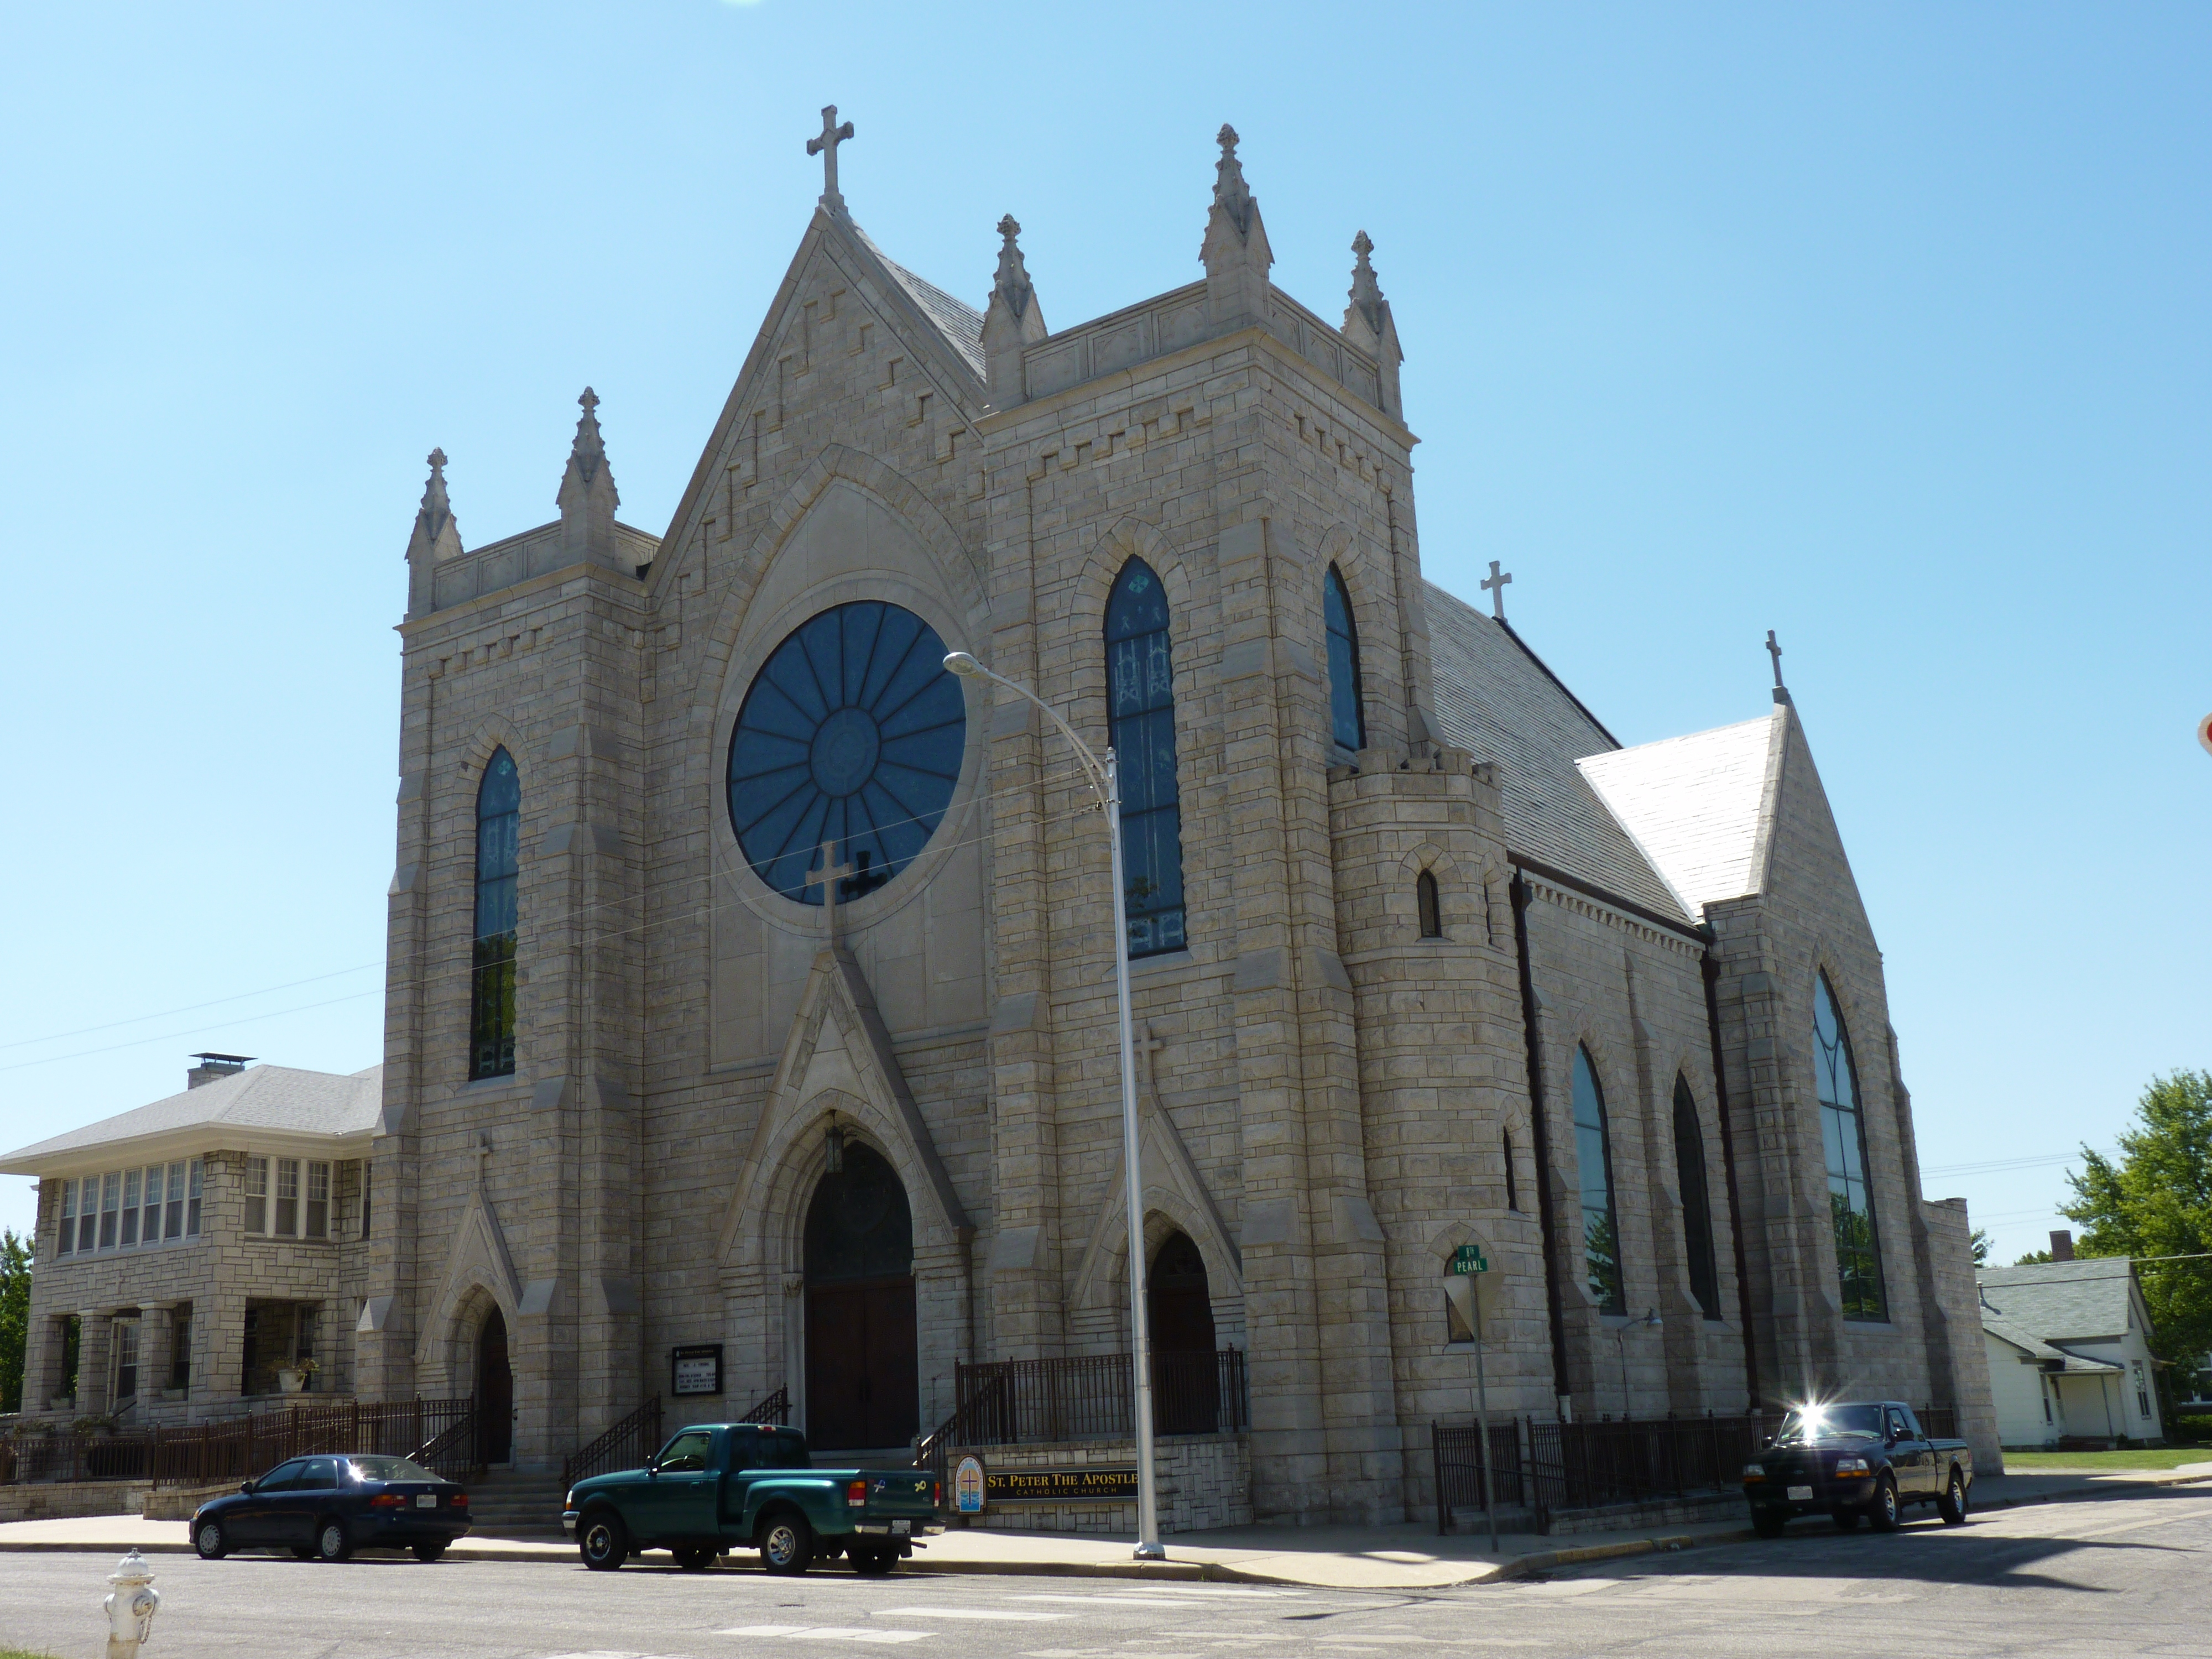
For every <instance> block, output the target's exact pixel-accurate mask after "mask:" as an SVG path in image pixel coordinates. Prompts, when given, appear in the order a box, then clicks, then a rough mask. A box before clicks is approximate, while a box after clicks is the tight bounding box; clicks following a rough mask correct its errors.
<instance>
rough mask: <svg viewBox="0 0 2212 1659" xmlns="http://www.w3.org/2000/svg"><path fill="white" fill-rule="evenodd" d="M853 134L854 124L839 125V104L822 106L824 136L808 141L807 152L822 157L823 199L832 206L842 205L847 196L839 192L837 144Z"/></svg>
mask: <svg viewBox="0 0 2212 1659" xmlns="http://www.w3.org/2000/svg"><path fill="white" fill-rule="evenodd" d="M852 136H853V124H852V123H851V122H850V121H848V122H846V123H845V125H842V126H839V125H837V106H836V105H835V104H825V105H823V106H822V136H821V137H819V138H809V139H808V140H807V141H806V153H807V154H808V155H818V156H820V157H821V158H822V199H823V201H825V202H827V203H828V204H829V205H830V206H832V207H840V206H842V205H843V204H844V200H845V198H844V197H842V196H840V195H839V194H838V193H837V146H838V145H839V144H841V143H844V141H845V140H846V139H848V138H850V137H852Z"/></svg>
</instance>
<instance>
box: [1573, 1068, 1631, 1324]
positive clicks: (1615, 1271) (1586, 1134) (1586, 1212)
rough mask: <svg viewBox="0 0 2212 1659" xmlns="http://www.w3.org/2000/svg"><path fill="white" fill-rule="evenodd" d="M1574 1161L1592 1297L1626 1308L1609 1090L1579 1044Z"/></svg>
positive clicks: (1605, 1308)
mask: <svg viewBox="0 0 2212 1659" xmlns="http://www.w3.org/2000/svg"><path fill="white" fill-rule="evenodd" d="M1574 1083H1575V1088H1574V1096H1575V1163H1576V1165H1577V1170H1579V1172H1580V1175H1581V1177H1582V1198H1583V1268H1584V1271H1585V1273H1586V1276H1587V1279H1586V1282H1587V1283H1588V1284H1589V1293H1590V1299H1591V1300H1592V1301H1594V1302H1595V1303H1596V1304H1597V1305H1598V1310H1599V1311H1600V1312H1601V1313H1609V1314H1617V1313H1620V1312H1623V1311H1625V1310H1626V1307H1627V1300H1626V1296H1625V1294H1624V1293H1623V1291H1622V1289H1621V1282H1620V1280H1621V1274H1620V1220H1619V1218H1618V1217H1617V1215H1616V1214H1615V1212H1614V1209H1613V1136H1612V1133H1611V1132H1610V1131H1609V1130H1608V1128H1607V1124H1606V1115H1605V1095H1604V1093H1603V1091H1601V1090H1600V1089H1599V1088H1598V1086H1597V1069H1596V1068H1595V1066H1592V1065H1591V1064H1590V1057H1589V1049H1587V1048H1581V1047H1577V1048H1576V1049H1575V1079H1574Z"/></svg>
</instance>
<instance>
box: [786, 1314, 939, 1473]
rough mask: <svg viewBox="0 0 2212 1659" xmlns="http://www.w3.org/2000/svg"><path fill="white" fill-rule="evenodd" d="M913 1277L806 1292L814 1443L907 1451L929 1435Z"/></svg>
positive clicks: (810, 1437)
mask: <svg viewBox="0 0 2212 1659" xmlns="http://www.w3.org/2000/svg"><path fill="white" fill-rule="evenodd" d="M920 1429H921V1383H920V1377H919V1375H918V1368H917V1366H916V1364H915V1319H914V1279H913V1277H912V1276H911V1275H908V1274H901V1275H899V1276H896V1277H884V1278H878V1279H852V1280H847V1281H845V1282H842V1283H835V1284H827V1285H808V1286H807V1287H806V1438H807V1442H808V1443H809V1444H810V1445H811V1446H812V1447H813V1448H814V1449H817V1450H818V1451H836V1450H840V1449H859V1448H862V1447H887V1446H903V1445H905V1444H906V1443H908V1442H909V1441H910V1440H912V1439H913V1438H914V1437H915V1434H916V1433H917V1432H919V1431H920Z"/></svg>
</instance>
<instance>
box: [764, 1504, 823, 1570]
mask: <svg viewBox="0 0 2212 1659" xmlns="http://www.w3.org/2000/svg"><path fill="white" fill-rule="evenodd" d="M760 1558H761V1565H763V1567H766V1568H767V1569H768V1570H769V1571H770V1572H774V1573H782V1574H790V1575H796V1574H799V1573H802V1572H805V1571H806V1569H807V1568H808V1566H810V1565H812V1563H813V1560H814V1528H811V1527H810V1526H808V1525H807V1524H806V1517H805V1516H803V1515H800V1514H799V1513H798V1512H797V1511H796V1510H778V1511H777V1512H776V1513H775V1514H774V1515H771V1516H769V1517H768V1518H767V1519H766V1520H765V1521H763V1522H761V1530H760Z"/></svg>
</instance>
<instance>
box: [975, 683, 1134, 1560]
mask: <svg viewBox="0 0 2212 1659" xmlns="http://www.w3.org/2000/svg"><path fill="white" fill-rule="evenodd" d="M945 667H946V668H947V669H949V670H951V671H952V672H953V673H955V674H957V675H959V676H961V677H962V678H964V679H975V680H988V681H989V682H990V683H991V684H994V685H1003V686H1005V687H1006V690H1009V691H1012V693H1013V694H1014V695H1015V696H1019V697H1026V698H1028V699H1029V701H1030V702H1033V703H1035V704H1036V706H1037V707H1038V708H1041V709H1042V710H1043V711H1044V716H1045V718H1046V719H1047V720H1050V721H1051V722H1052V723H1053V725H1054V726H1057V727H1058V728H1059V730H1060V736H1062V737H1064V738H1066V739H1067V742H1068V746H1069V747H1070V748H1072V749H1073V750H1075V758H1076V760H1077V761H1078V762H1079V763H1080V764H1081V765H1082V767H1083V771H1084V775H1085V778H1086V779H1087V780H1088V781H1089V782H1090V785H1091V791H1092V793H1095V794H1097V797H1098V805H1099V810H1100V811H1102V812H1103V814H1104V815H1105V818H1106V845H1107V847H1108V848H1109V850H1110V852H1111V853H1112V854H1113V859H1112V862H1113V871H1114V993H1115V1011H1116V1012H1115V1019H1116V1023H1117V1024H1118V1025H1119V1027H1120V1030H1119V1040H1120V1042H1121V1162H1122V1165H1123V1168H1124V1172H1125V1174H1126V1176H1127V1189H1126V1190H1125V1191H1124V1192H1123V1194H1122V1205H1123V1207H1124V1208H1126V1209H1127V1211H1128V1212H1129V1348H1130V1354H1129V1364H1130V1369H1131V1370H1133V1371H1134V1372H1135V1373H1136V1386H1137V1400H1136V1416H1137V1550H1136V1557H1137V1559H1138V1560H1139V1561H1164V1560H1166V1559H1167V1558H1168V1553H1167V1551H1166V1550H1165V1549H1164V1548H1163V1547H1161V1544H1160V1515H1159V1498H1158V1488H1157V1486H1156V1485H1155V1482H1154V1478H1153V1469H1152V1332H1151V1330H1150V1329H1149V1328H1147V1326H1146V1319H1145V1211H1144V1174H1143V1171H1142V1170H1141V1168H1140V1167H1139V1146H1138V1137H1137V1055H1136V1046H1135V1043H1134V1042H1133V1039H1132V1036H1131V1031H1130V1023H1129V907H1128V899H1127V887H1126V885H1125V883H1124V879H1123V877H1122V873H1121V785H1120V782H1119V781H1118V780H1117V777H1116V773H1115V760H1114V751H1113V750H1111V749H1109V750H1107V751H1106V753H1105V756H1104V757H1103V759H1102V758H1101V757H1099V756H1097V754H1094V753H1093V752H1092V751H1091V745H1090V744H1086V743H1085V742H1084V741H1083V739H1082V738H1079V737H1077V736H1076V735H1075V728H1074V727H1073V726H1070V725H1069V724H1068V723H1067V722H1066V720H1062V719H1060V714H1059V711H1058V710H1056V709H1055V708H1053V706H1052V705H1051V704H1050V703H1048V702H1046V701H1045V700H1044V699H1043V698H1042V697H1040V696H1037V694H1036V692H1034V691H1032V690H1030V689H1029V687H1027V686H1025V685H1021V684H1017V683H1016V682H1014V681H1012V680H1010V679H1008V678H1006V676H1005V675H1003V674H994V673H993V672H992V671H990V670H989V669H987V668H986V667H984V666H983V665H982V664H981V663H980V662H977V661H976V660H975V658H974V657H972V656H970V655H969V653H967V652H965V651H952V652H948V653H946V654H945Z"/></svg>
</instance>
